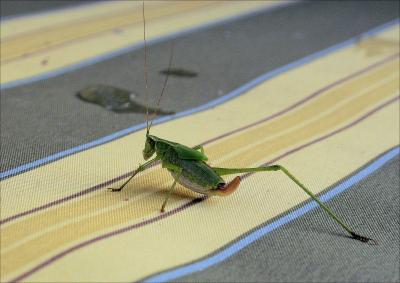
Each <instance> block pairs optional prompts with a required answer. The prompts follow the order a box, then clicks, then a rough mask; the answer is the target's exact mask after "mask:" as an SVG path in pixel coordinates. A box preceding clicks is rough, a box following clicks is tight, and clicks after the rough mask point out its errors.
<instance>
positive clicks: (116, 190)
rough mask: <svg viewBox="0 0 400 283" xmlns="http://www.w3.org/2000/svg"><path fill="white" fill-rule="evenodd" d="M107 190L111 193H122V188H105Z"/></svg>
mask: <svg viewBox="0 0 400 283" xmlns="http://www.w3.org/2000/svg"><path fill="white" fill-rule="evenodd" d="M107 190H110V191H112V192H120V191H122V188H107Z"/></svg>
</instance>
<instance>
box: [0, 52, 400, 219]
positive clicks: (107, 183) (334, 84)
mask: <svg viewBox="0 0 400 283" xmlns="http://www.w3.org/2000/svg"><path fill="white" fill-rule="evenodd" d="M399 54H400V53H397V54H393V55H391V56H388V57H386V58H385V59H383V60H381V61H378V62H377V63H374V64H372V65H370V66H368V67H366V68H364V69H362V70H360V71H357V72H355V73H353V74H350V75H348V76H346V77H344V78H342V79H340V80H338V81H335V82H333V83H331V84H329V85H328V86H325V87H323V88H321V89H320V90H318V91H316V92H314V93H312V94H311V95H309V96H307V97H305V98H303V99H301V100H299V101H298V102H296V103H294V104H292V105H290V106H289V107H287V108H285V109H283V110H281V111H279V112H277V113H275V114H272V115H270V116H268V117H266V118H263V119H261V120H259V121H257V122H254V123H251V124H249V125H246V126H243V127H241V128H238V129H235V130H233V131H230V132H227V133H225V134H223V135H220V136H217V137H215V138H212V139H210V140H207V141H205V142H203V143H202V144H201V145H206V144H209V143H211V142H214V141H217V140H219V139H222V138H224V137H227V136H229V135H232V134H235V133H238V132H240V131H243V130H246V129H248V128H250V127H253V126H255V125H258V124H261V123H263V122H266V121H269V120H272V119H274V118H276V117H279V116H282V115H283V114H286V113H287V112H289V111H291V110H293V109H295V108H297V107H299V106H301V105H303V104H305V103H306V102H308V101H309V100H311V99H313V98H316V97H317V96H319V95H321V94H322V93H324V92H326V91H328V90H330V89H332V88H334V87H336V86H338V85H339V84H342V83H344V82H346V81H348V80H351V79H353V78H354V77H356V76H360V75H362V74H364V73H366V72H368V71H370V70H372V69H374V68H376V67H379V66H380V65H383V64H385V63H387V62H389V61H391V60H393V59H395V58H397V57H398V56H399ZM132 174H133V171H130V172H128V173H125V174H123V175H121V176H118V177H116V178H113V179H111V180H108V181H106V182H103V183H101V184H97V185H95V186H93V187H90V188H88V189H85V190H83V191H80V192H78V193H75V194H72V195H69V196H67V197H64V198H61V199H58V200H55V201H52V202H49V203H47V204H44V205H42V206H38V207H35V208H33V209H30V210H27V211H24V212H21V213H18V214H15V215H12V216H10V217H7V218H5V219H3V220H0V226H1V225H4V224H5V223H8V222H10V221H13V220H16V219H19V218H21V217H24V216H27V215H30V214H33V213H36V212H38V211H41V210H44V209H47V208H50V207H53V206H56V205H59V204H61V203H64V202H67V201H70V200H73V199H76V198H78V197H81V196H84V195H86V194H89V193H92V192H95V191H97V190H99V189H102V188H104V187H107V186H110V185H111V184H113V183H115V182H118V181H120V180H122V179H124V178H127V177H128V176H130V175H132Z"/></svg>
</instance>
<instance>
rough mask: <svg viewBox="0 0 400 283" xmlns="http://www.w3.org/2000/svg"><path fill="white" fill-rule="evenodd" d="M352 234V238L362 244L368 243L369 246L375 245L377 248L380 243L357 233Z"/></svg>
mask: <svg viewBox="0 0 400 283" xmlns="http://www.w3.org/2000/svg"><path fill="white" fill-rule="evenodd" d="M350 234H351V236H352V237H353V238H354V239H356V240H359V241H361V242H364V243H368V244H370V245H374V246H375V245H378V242H377V241H375V240H374V239H371V238H367V237H364V236H361V235H358V234H356V233H354V232H351V233H350Z"/></svg>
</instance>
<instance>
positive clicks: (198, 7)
mask: <svg viewBox="0 0 400 283" xmlns="http://www.w3.org/2000/svg"><path fill="white" fill-rule="evenodd" d="M277 4H279V3H277V2H262V1H261V2H260V1H246V2H240V1H222V2H221V1H217V2H207V1H177V2H172V1H171V2H170V1H168V2H166V3H161V4H160V3H150V5H149V7H148V9H146V18H147V22H146V27H147V31H146V32H147V35H148V39H149V40H151V39H153V38H158V37H161V36H165V35H167V34H170V33H175V32H178V31H181V30H185V29H189V28H193V27H196V26H200V25H203V24H205V23H208V22H211V21H215V20H220V19H224V18H229V17H232V16H237V15H240V14H243V13H248V12H251V11H255V10H258V9H261V8H265V7H267V6H272V5H277ZM60 16H61V15H60ZM141 19H142V16H141V9H140V8H138V7H137V5H136V4H135V5H134V7H132V8H131V9H127V10H121V11H117V12H115V14H107V15H106V16H104V14H98V13H96V16H95V17H90V18H89V20H86V21H87V22H83V23H82V21H84V20H83V19H81V20H80V21H79V22H75V21H72V22H62V24H60V25H56V26H54V27H53V26H50V25H48V26H46V29H45V31H41V30H40V29H39V30H32V31H30V32H29V33H28V34H26V33H25V34H18V35H15V36H13V37H9V38H8V39H7V38H5V39H3V41H4V42H2V44H1V58H2V60H3V61H2V62H3V63H2V64H1V73H2V75H1V83H8V82H11V81H15V80H19V79H23V78H28V77H31V76H36V75H40V74H43V73H46V72H50V71H55V70H57V69H59V68H62V67H65V66H68V65H71V64H76V63H78V62H80V61H83V60H88V59H90V58H94V57H97V56H100V55H102V54H105V53H109V52H111V51H113V50H118V49H121V48H124V47H126V46H129V45H132V44H137V43H141V42H142V40H143V30H142V29H143V26H142V25H143V24H142V22H141ZM5 29H6V28H5ZM42 62H46V64H42Z"/></svg>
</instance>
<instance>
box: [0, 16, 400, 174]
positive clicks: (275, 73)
mask: <svg viewBox="0 0 400 283" xmlns="http://www.w3.org/2000/svg"><path fill="white" fill-rule="evenodd" d="M398 23H399V19H396V20H394V21H391V22H389V23H386V24H384V25H382V26H379V27H377V28H374V29H372V30H370V31H368V32H366V33H364V34H363V35H362V36H364V37H367V36H372V35H374V34H376V33H378V32H381V31H383V30H385V29H388V28H390V27H392V26H394V25H396V24H398ZM359 38H360V37H359V36H357V37H354V38H352V39H349V40H346V41H344V42H342V43H339V44H337V45H334V46H331V47H329V48H327V49H324V50H321V51H319V52H316V53H313V54H311V55H308V56H306V57H303V58H301V59H299V60H296V61H294V62H292V63H289V64H287V65H285V66H282V67H280V68H277V69H275V70H273V71H270V72H267V73H265V74H263V75H261V76H259V77H257V78H255V79H253V80H251V81H249V82H248V83H246V84H244V85H242V86H240V87H239V88H237V89H235V90H233V91H232V92H230V93H228V94H227V95H224V96H221V97H219V98H217V99H215V100H212V101H210V102H208V103H206V104H203V105H201V106H198V107H195V108H192V109H189V110H186V111H182V112H179V113H176V114H174V115H169V116H164V117H161V118H158V119H155V120H154V123H153V124H154V125H157V124H161V123H165V122H167V121H171V120H174V119H177V118H181V117H184V116H188V115H191V114H194V113H197V112H200V111H204V110H207V109H209V108H212V107H215V106H217V105H219V104H222V103H224V102H226V101H228V100H230V99H232V98H235V97H237V96H239V95H241V94H243V93H245V92H246V91H248V90H249V89H251V88H253V87H255V86H256V85H258V84H260V83H262V82H264V81H266V80H269V79H271V78H273V77H275V76H278V75H280V74H282V73H284V72H287V71H289V70H291V69H293V68H296V67H299V66H301V65H304V64H306V63H309V62H311V61H313V60H315V59H318V58H320V57H323V56H325V55H327V54H329V53H332V52H334V51H337V50H338V49H341V48H344V47H346V46H349V45H351V44H354V43H355V42H356V41H357V40H359ZM145 127H146V123H142V124H138V125H135V126H132V127H129V128H126V129H124V130H121V131H118V132H115V133H113V134H111V135H108V136H104V137H101V138H99V139H97V140H94V141H91V142H89V143H85V144H82V145H79V146H76V147H73V148H70V149H67V150H64V151H61V152H58V153H56V154H53V155H49V156H47V157H44V158H42V159H38V160H35V161H33V162H30V163H26V164H24V165H21V166H18V167H15V168H13V169H10V170H7V171H3V172H1V173H0V179H3V178H6V177H9V176H12V175H15V174H18V173H21V172H24V171H27V170H30V169H32V168H35V167H38V166H40V165H43V164H46V163H49V162H52V161H55V160H58V159H60V158H63V157H65V156H68V155H71V154H74V153H77V152H80V151H83V150H86V149H89V148H91V147H94V146H98V145H101V144H104V143H107V142H109V141H112V140H115V139H117V138H120V137H123V136H125V135H128V134H131V133H133V132H136V131H138V130H141V129H143V128H145Z"/></svg>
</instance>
